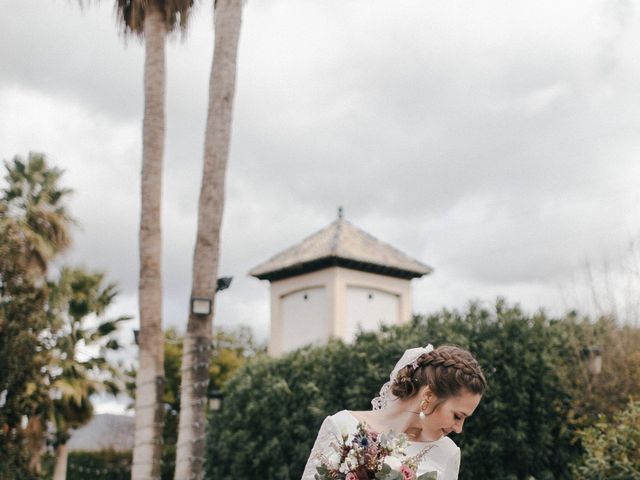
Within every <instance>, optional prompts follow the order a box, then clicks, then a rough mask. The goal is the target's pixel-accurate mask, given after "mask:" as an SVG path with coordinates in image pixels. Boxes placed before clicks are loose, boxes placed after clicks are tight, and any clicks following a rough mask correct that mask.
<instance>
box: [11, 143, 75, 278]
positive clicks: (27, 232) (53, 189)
mask: <svg viewBox="0 0 640 480" xmlns="http://www.w3.org/2000/svg"><path fill="white" fill-rule="evenodd" d="M5 168H6V170H7V175H6V176H5V180H6V181H7V186H6V187H5V188H3V190H2V192H1V193H2V196H1V199H2V203H3V205H4V206H5V207H4V208H5V209H6V212H4V214H3V215H2V219H3V221H11V222H12V223H13V224H14V225H13V228H14V230H15V231H18V232H19V235H20V236H21V237H22V238H21V240H22V241H21V244H22V245H24V247H25V249H26V250H25V252H23V253H24V255H25V257H26V258H25V260H26V262H27V269H28V270H29V271H30V272H31V273H32V274H33V275H34V276H39V277H42V276H43V275H44V274H45V273H46V271H47V265H48V263H49V261H50V260H51V259H52V258H53V257H55V256H56V255H57V254H58V253H61V252H62V251H64V250H65V249H66V248H68V247H69V245H70V244H71V236H70V232H69V227H70V226H71V224H72V223H73V220H72V219H71V217H70V216H69V214H68V213H67V210H66V209H65V206H64V203H63V202H64V200H65V197H66V196H67V195H68V194H69V193H70V192H71V190H69V189H66V188H61V187H59V186H58V182H59V180H60V177H61V176H62V173H63V172H62V170H60V169H58V168H55V167H49V166H48V165H47V161H46V157H45V155H43V154H40V153H33V152H31V153H29V156H28V158H27V160H26V161H25V160H24V159H22V158H21V157H20V156H15V157H14V159H13V161H12V162H6V161H5ZM6 228H9V227H8V226H7V227H6Z"/></svg>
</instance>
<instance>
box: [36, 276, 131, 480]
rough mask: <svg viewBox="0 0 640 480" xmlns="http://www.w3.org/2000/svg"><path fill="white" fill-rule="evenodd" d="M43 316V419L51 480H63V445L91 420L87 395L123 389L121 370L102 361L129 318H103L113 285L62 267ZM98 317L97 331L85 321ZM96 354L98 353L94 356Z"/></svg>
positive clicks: (114, 289)
mask: <svg viewBox="0 0 640 480" xmlns="http://www.w3.org/2000/svg"><path fill="white" fill-rule="evenodd" d="M49 291H50V292H51V293H50V295H49V302H48V308H47V313H48V316H49V318H50V320H49V325H50V326H49V329H47V331H46V332H42V334H41V338H42V339H43V344H44V345H48V349H47V350H46V353H47V363H46V365H44V367H43V369H42V370H43V373H44V374H45V376H46V377H47V379H48V381H47V382H46V384H45V386H46V389H47V391H48V392H49V393H50V395H49V398H50V403H49V406H48V420H49V421H50V423H51V424H52V425H53V426H54V427H55V432H56V434H55V441H54V444H55V446H56V465H55V470H54V477H53V480H64V479H65V478H66V465H67V450H66V443H67V440H68V439H69V436H70V432H71V430H73V429H75V428H78V427H80V426H82V425H84V424H85V423H86V422H88V421H89V420H90V419H91V417H92V416H93V404H92V403H91V398H90V397H91V395H93V394H94V393H97V392H107V393H110V394H112V395H115V394H117V393H118V392H120V391H121V390H122V388H123V386H122V382H121V381H120V377H121V375H120V371H119V370H118V369H117V368H115V367H114V366H113V365H112V364H110V363H109V362H108V361H107V359H106V358H105V357H106V355H107V352H109V351H115V350H118V349H119V344H118V341H117V339H115V338H114V337H113V333H114V332H116V331H117V329H118V326H119V324H120V323H121V322H124V321H127V320H130V319H131V317H129V316H120V317H117V318H115V319H107V318H105V314H106V312H107V309H108V308H109V306H110V305H111V304H112V302H113V299H114V298H115V296H116V294H117V292H116V286H115V284H106V285H105V282H104V274H102V273H90V272H87V271H85V270H84V269H82V268H75V269H69V268H63V269H62V271H61V273H60V277H59V279H58V280H57V281H56V282H50V285H49ZM93 316H96V317H98V319H99V320H100V323H99V325H98V326H97V327H91V326H89V325H87V323H88V322H87V320H88V319H89V318H91V317H93ZM96 349H97V351H95V350H96Z"/></svg>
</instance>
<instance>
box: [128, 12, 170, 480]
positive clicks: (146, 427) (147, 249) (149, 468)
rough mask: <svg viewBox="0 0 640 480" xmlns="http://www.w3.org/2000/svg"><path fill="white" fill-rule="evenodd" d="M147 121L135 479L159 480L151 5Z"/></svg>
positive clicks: (161, 46)
mask: <svg viewBox="0 0 640 480" xmlns="http://www.w3.org/2000/svg"><path fill="white" fill-rule="evenodd" d="M144 31H145V64H144V120H143V125H142V185H141V199H142V204H141V212H140V239H139V242H140V244H139V249H140V281H139V286H138V298H139V300H138V301H139V306H140V335H139V344H140V357H139V367H138V374H137V376H136V406H135V408H136V421H135V436H134V438H135V440H134V447H133V465H132V469H131V478H132V479H133V480H157V479H159V478H160V458H161V454H162V423H163V419H164V409H163V404H162V397H163V390H164V364H163V362H164V339H163V334H162V278H161V273H162V271H161V254H162V251H161V240H162V238H161V228H160V206H161V198H162V161H163V150H164V131H165V114H164V104H165V39H166V28H165V25H164V21H163V18H162V15H161V13H160V11H159V10H158V9H157V7H154V2H150V3H149V7H148V9H147V11H146V13H145V20H144Z"/></svg>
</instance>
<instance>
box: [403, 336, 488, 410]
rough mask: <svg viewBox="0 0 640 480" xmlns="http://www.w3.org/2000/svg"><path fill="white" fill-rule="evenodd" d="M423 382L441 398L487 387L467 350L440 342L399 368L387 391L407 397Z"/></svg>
mask: <svg viewBox="0 0 640 480" xmlns="http://www.w3.org/2000/svg"><path fill="white" fill-rule="evenodd" d="M425 385H428V386H429V388H430V389H431V391H432V392H433V394H434V395H435V396H436V397H438V398H439V399H440V400H443V401H444V400H446V399H447V398H451V397H456V396H458V395H460V394H462V393H463V392H464V391H468V392H470V393H473V394H478V395H482V394H483V393H484V392H485V390H486V389H487V380H486V379H485V377H484V374H483V373H482V369H481V368H480V365H479V364H478V362H477V361H476V359H475V358H473V355H471V353H469V352H468V351H467V350H464V349H462V348H459V347H454V346H448V345H443V346H441V347H438V348H436V349H435V350H432V351H431V352H429V353H425V354H424V355H421V356H420V357H418V359H417V360H416V361H415V362H413V363H412V364H410V365H407V366H406V367H404V368H403V369H401V370H400V371H399V372H398V375H397V376H396V380H395V382H394V383H393V384H392V385H391V392H392V393H393V394H394V395H395V396H396V397H398V398H401V399H405V398H410V397H413V396H414V395H416V394H417V393H418V391H419V390H420V388H422V387H423V386H425Z"/></svg>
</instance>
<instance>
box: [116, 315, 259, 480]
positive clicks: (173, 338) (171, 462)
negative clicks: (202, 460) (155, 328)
mask: <svg viewBox="0 0 640 480" xmlns="http://www.w3.org/2000/svg"><path fill="white" fill-rule="evenodd" d="M183 343H184V338H183V337H182V336H181V335H178V334H177V333H176V331H175V330H173V329H169V330H167V331H166V332H165V345H164V351H165V356H164V370H165V375H166V381H165V384H164V396H163V402H164V406H165V410H166V412H167V417H166V419H165V423H164V429H163V435H162V437H163V454H162V479H163V480H165V479H166V480H169V479H171V478H173V475H174V471H175V454H176V442H177V436H178V425H177V423H178V415H179V414H180V383H181V378H182V369H181V367H182V350H183ZM212 347H213V349H212V352H211V364H210V365H209V388H210V390H222V389H223V388H224V386H225V385H226V384H227V382H228V381H229V380H230V379H231V378H232V377H233V375H234V374H235V372H236V371H237V370H238V369H239V368H240V367H242V365H244V363H245V362H246V361H247V360H248V359H249V358H252V357H254V356H256V355H261V354H264V353H266V346H264V345H261V344H258V343H256V341H255V340H254V339H253V335H252V332H251V330H250V329H249V328H246V327H244V328H243V327H241V328H239V329H237V330H233V331H227V330H223V329H221V328H217V329H216V330H215V332H214V333H213V344H212ZM135 374H136V372H135V370H134V371H131V372H129V375H130V376H135ZM127 388H128V391H129V394H130V395H131V397H132V398H135V380H134V381H133V382H129V383H128V384H127Z"/></svg>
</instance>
